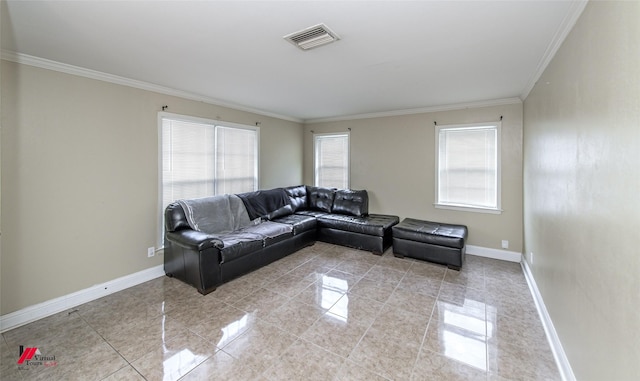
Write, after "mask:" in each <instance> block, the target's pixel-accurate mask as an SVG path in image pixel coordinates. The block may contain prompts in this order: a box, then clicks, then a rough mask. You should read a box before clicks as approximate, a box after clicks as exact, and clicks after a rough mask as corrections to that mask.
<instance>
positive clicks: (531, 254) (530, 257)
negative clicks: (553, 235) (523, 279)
mask: <svg viewBox="0 0 640 381" xmlns="http://www.w3.org/2000/svg"><path fill="white" fill-rule="evenodd" d="M529 262H531V264H532V265H533V251H531V252H529Z"/></svg>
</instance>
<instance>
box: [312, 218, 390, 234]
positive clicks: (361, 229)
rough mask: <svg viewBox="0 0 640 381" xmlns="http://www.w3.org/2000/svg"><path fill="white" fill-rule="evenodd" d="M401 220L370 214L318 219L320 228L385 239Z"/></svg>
mask: <svg viewBox="0 0 640 381" xmlns="http://www.w3.org/2000/svg"><path fill="white" fill-rule="evenodd" d="M399 220H400V219H399V218H398V216H388V215H385V214H370V215H368V216H363V217H356V216H346V215H341V214H327V215H324V216H320V217H318V227H319V228H330V229H337V230H343V231H348V232H354V233H361V234H368V235H374V236H378V237H384V234H385V232H386V231H388V230H389V229H390V228H391V227H392V226H393V225H395V224H397V223H398V222H399Z"/></svg>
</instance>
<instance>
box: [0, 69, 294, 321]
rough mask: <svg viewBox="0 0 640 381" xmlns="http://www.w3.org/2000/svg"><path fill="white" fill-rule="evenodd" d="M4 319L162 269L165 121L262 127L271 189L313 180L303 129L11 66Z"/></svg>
mask: <svg viewBox="0 0 640 381" xmlns="http://www.w3.org/2000/svg"><path fill="white" fill-rule="evenodd" d="M2 80H3V82H2V93H1V103H2V110H3V114H2V126H3V130H2V151H1V152H2V190H1V192H2V196H3V197H2V216H1V224H2V247H1V250H2V254H3V255H2V263H1V267H2V269H1V272H2V278H1V279H2V285H1V288H2V290H1V292H2V303H1V313H2V314H3V315H4V314H8V313H10V312H14V311H16V310H19V309H22V308H25V307H27V306H30V305H34V304H37V303H39V302H43V301H46V300H50V299H53V298H56V297H60V296H63V295H66V294H69V293H72V292H75V291H79V290H82V289H85V288H87V287H91V286H92V285H95V284H99V283H103V282H106V281H110V280H113V279H116V278H118V277H121V276H125V275H128V274H132V273H135V272H138V271H141V270H144V269H147V268H150V267H154V266H157V265H160V264H162V255H161V254H160V255H158V256H156V257H154V258H147V255H146V252H147V247H150V246H154V244H155V242H156V224H157V222H156V219H157V216H158V213H157V208H158V122H157V113H158V111H160V110H161V106H163V105H168V106H169V108H168V110H167V111H169V112H173V113H178V114H186V115H192V116H198V117H204V118H211V119H220V120H223V121H230V122H235V123H243V124H248V125H255V123H256V122H261V125H260V138H261V144H260V179H261V183H260V187H261V188H271V187H276V186H286V185H292V184H298V183H301V182H302V166H301V164H300V163H301V161H302V139H303V132H302V126H301V125H300V124H298V123H294V122H289V121H284V120H279V119H275V118H270V117H264V116H260V115H256V114H251V113H248V112H243V111H237V110H232V109H228V108H224V107H218V106H213V105H210V104H206V103H203V102H196V101H191V100H185V99H180V98H176V97H171V96H167V95H162V94H157V93H153V92H149V91H144V90H139V89H135V88H130V87H126V86H120V85H115V84H111V83H107V82H101V81H96V80H92V79H87V78H83V77H78V76H73V75H68V74H63V73H59V72H54V71H50V70H44V69H40V68H35V67H31V66H26V65H20V64H16V63H12V62H7V61H2Z"/></svg>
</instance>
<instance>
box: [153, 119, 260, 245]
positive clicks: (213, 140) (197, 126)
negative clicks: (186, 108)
mask: <svg viewBox="0 0 640 381" xmlns="http://www.w3.org/2000/svg"><path fill="white" fill-rule="evenodd" d="M159 119H160V123H159V124H160V130H161V131H160V136H161V142H160V147H161V150H160V154H161V178H160V199H161V203H162V204H161V205H160V218H159V220H160V235H159V246H158V247H162V245H163V243H162V241H163V238H162V237H163V235H164V210H165V208H166V207H167V205H169V204H170V203H171V202H173V201H175V200H178V199H183V198H198V197H206V196H213V195H219V194H225V193H242V192H251V191H254V190H257V189H258V141H259V129H258V128H257V127H250V126H242V125H236V124H232V123H226V122H224V123H220V122H218V121H213V120H207V119H199V118H191V117H185V116H181V115H175V114H168V113H161V114H160V116H159Z"/></svg>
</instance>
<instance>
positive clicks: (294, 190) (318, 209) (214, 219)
mask: <svg viewBox="0 0 640 381" xmlns="http://www.w3.org/2000/svg"><path fill="white" fill-rule="evenodd" d="M368 209H369V198H368V194H367V191H366V190H349V189H342V190H340V189H329V188H319V187H311V186H304V185H300V186H294V187H288V188H275V189H269V190H260V191H257V192H250V193H243V194H238V195H223V196H213V197H207V198H203V199H196V200H179V201H177V202H174V203H172V204H170V205H169V206H168V207H167V208H166V210H165V243H164V270H165V273H166V274H167V275H168V276H171V277H175V278H177V279H180V280H182V281H184V282H186V283H188V284H190V285H192V286H194V287H195V288H196V289H197V290H198V291H199V292H200V293H201V294H207V293H209V292H211V291H214V290H215V289H216V287H218V286H219V285H221V284H223V283H225V282H228V281H229V280H231V279H233V278H236V277H238V276H240V275H242V274H245V273H248V272H250V271H253V270H255V269H258V268H260V267H262V266H264V265H267V264H269V263H271V262H273V261H276V260H278V259H280V258H283V257H285V256H287V255H289V254H292V253H294V252H296V251H298V250H300V249H302V248H303V247H305V246H309V245H312V244H313V243H315V241H316V240H319V241H323V242H328V243H334V244H338V245H343V246H348V247H353V248H357V249H361V250H368V251H371V252H373V253H375V254H382V253H383V252H384V251H385V250H386V249H387V248H388V247H389V246H391V243H392V236H391V234H392V227H393V226H394V225H396V224H397V223H398V222H399V218H398V216H391V215H381V214H369V210H368Z"/></svg>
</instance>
